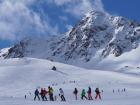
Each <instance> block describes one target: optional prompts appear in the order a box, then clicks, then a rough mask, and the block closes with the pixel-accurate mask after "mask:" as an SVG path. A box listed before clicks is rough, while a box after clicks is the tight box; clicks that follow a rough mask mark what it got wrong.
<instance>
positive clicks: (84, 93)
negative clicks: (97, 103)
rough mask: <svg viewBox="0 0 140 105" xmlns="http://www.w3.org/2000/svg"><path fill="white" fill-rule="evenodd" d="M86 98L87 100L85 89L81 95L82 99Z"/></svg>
mask: <svg viewBox="0 0 140 105" xmlns="http://www.w3.org/2000/svg"><path fill="white" fill-rule="evenodd" d="M84 98H85V99H86V100H87V97H86V92H85V89H83V90H82V93H81V99H82V100H83V99H84Z"/></svg>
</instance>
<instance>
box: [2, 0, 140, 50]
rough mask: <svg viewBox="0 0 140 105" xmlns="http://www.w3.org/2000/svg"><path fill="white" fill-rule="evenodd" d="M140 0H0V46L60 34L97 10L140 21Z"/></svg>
mask: <svg viewBox="0 0 140 105" xmlns="http://www.w3.org/2000/svg"><path fill="white" fill-rule="evenodd" d="M139 4H140V0H102V1H101V0H0V48H4V47H8V46H11V45H13V43H15V42H16V41H18V40H20V39H22V38H24V37H28V36H32V37H34V36H48V35H59V34H62V33H65V32H67V31H68V30H69V29H70V28H71V27H72V26H74V25H75V24H76V23H77V22H78V21H79V20H80V19H81V18H82V16H83V15H84V14H85V13H86V12H88V11H90V10H92V9H94V10H100V11H107V12H109V13H110V14H113V15H120V16H124V17H126V18H129V19H132V20H136V21H139V22H140V14H139V10H140V6H139Z"/></svg>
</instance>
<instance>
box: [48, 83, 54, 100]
mask: <svg viewBox="0 0 140 105" xmlns="http://www.w3.org/2000/svg"><path fill="white" fill-rule="evenodd" d="M48 93H49V98H50V101H54V98H53V88H52V87H50V86H49V87H48Z"/></svg>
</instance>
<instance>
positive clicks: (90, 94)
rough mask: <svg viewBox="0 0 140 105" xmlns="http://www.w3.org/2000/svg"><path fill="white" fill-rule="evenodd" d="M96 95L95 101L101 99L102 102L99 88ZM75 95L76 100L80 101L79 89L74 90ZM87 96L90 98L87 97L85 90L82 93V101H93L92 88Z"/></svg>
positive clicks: (89, 88)
mask: <svg viewBox="0 0 140 105" xmlns="http://www.w3.org/2000/svg"><path fill="white" fill-rule="evenodd" d="M95 93H96V96H95V99H97V98H98V97H99V99H100V100H101V92H100V90H99V88H96V89H95ZM73 94H74V95H75V99H76V100H77V99H78V98H77V96H78V90H77V88H75V89H74V91H73ZM87 95H88V97H87V96H86V91H85V89H83V90H82V93H81V99H82V100H83V99H86V100H93V97H92V90H91V87H88V91H87Z"/></svg>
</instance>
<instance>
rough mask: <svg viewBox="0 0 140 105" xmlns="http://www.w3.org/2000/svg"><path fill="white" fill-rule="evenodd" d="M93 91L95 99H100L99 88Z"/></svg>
mask: <svg viewBox="0 0 140 105" xmlns="http://www.w3.org/2000/svg"><path fill="white" fill-rule="evenodd" d="M95 93H96V97H95V99H97V98H98V97H99V99H100V100H101V95H100V93H101V92H100V90H99V88H96V89H95Z"/></svg>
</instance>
